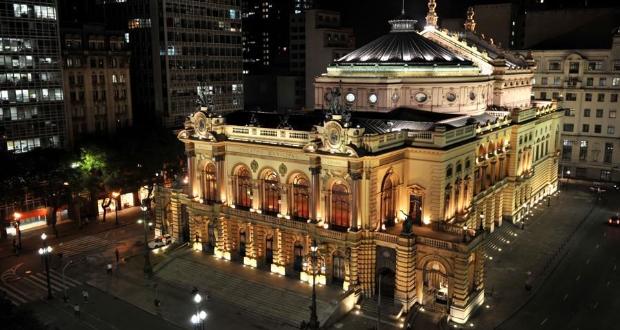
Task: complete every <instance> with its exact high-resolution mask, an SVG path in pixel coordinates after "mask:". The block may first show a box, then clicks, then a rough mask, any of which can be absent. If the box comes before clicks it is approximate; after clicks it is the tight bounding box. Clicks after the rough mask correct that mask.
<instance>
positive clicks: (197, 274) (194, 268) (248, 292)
mask: <svg viewBox="0 0 620 330" xmlns="http://www.w3.org/2000/svg"><path fill="white" fill-rule="evenodd" d="M205 269H206V266H205V265H203V264H200V263H197V262H193V261H190V260H186V259H183V258H176V259H175V260H173V261H172V262H171V263H170V264H169V265H167V266H166V267H165V268H163V269H162V270H160V272H159V273H158V276H159V277H161V278H163V279H164V280H169V281H173V282H176V283H179V284H181V285H183V286H187V287H192V286H196V287H197V288H198V289H199V290H201V291H206V292H208V293H209V296H210V300H211V301H212V302H213V301H227V302H229V303H232V304H234V305H236V306H238V307H239V308H240V309H241V310H243V311H244V312H247V313H249V314H252V315H254V316H258V317H260V318H267V319H270V320H272V321H274V322H277V323H279V324H287V325H290V326H294V327H299V324H300V323H301V321H302V320H307V319H308V318H309V314H310V313H309V311H310V310H309V306H310V304H311V298H310V295H308V296H304V295H301V294H299V293H297V292H292V291H289V290H284V289H280V288H277V287H273V286H268V285H265V284H261V283H256V282H250V281H247V280H245V279H243V278H240V277H237V276H234V275H232V274H229V273H224V272H221V271H217V270H215V269H213V268H211V269H209V270H208V271H205ZM330 310H331V306H330V304H329V303H327V302H324V301H320V300H317V314H318V316H319V319H320V320H324V319H326V318H327V317H328V316H329V313H330Z"/></svg>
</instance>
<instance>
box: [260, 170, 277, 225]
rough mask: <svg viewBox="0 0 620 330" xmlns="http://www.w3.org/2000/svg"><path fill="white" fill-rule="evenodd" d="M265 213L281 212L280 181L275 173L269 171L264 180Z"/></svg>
mask: <svg viewBox="0 0 620 330" xmlns="http://www.w3.org/2000/svg"><path fill="white" fill-rule="evenodd" d="M263 212H265V213H271V214H277V213H278V212H280V180H279V178H278V175H277V174H276V173H275V172H274V171H269V172H267V173H266V174H265V177H264V179H263Z"/></svg>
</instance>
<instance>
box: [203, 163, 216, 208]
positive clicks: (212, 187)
mask: <svg viewBox="0 0 620 330" xmlns="http://www.w3.org/2000/svg"><path fill="white" fill-rule="evenodd" d="M203 176H204V188H203V189H204V200H205V201H207V202H215V201H216V200H217V198H216V194H217V177H216V175H215V165H213V164H212V163H208V164H207V166H205V170H204V173H203Z"/></svg>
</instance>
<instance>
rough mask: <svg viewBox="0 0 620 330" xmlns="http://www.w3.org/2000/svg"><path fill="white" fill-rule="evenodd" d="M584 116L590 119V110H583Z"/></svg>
mask: <svg viewBox="0 0 620 330" xmlns="http://www.w3.org/2000/svg"><path fill="white" fill-rule="evenodd" d="M583 116H584V117H590V109H583Z"/></svg>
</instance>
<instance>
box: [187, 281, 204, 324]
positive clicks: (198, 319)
mask: <svg viewBox="0 0 620 330" xmlns="http://www.w3.org/2000/svg"><path fill="white" fill-rule="evenodd" d="M192 293H194V298H193V300H194V303H195V304H196V314H192V316H191V318H190V321H191V322H192V325H193V328H194V329H196V330H198V329H204V322H205V320H206V319H207V312H205V311H204V310H201V309H200V303H201V302H202V296H201V295H200V293H199V292H198V289H196V288H194V290H192Z"/></svg>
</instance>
